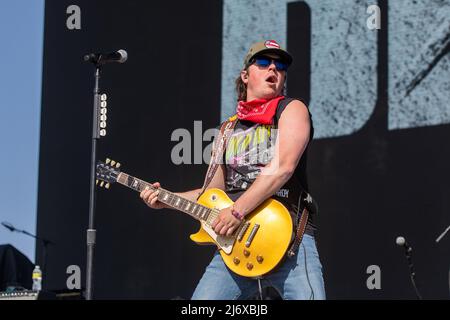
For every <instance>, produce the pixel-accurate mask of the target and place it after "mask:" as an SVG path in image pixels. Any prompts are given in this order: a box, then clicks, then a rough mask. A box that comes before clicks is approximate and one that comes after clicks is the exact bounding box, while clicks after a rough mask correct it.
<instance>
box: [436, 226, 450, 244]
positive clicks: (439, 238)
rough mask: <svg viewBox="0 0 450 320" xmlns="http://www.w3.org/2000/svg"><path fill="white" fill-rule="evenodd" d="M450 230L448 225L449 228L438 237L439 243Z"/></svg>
mask: <svg viewBox="0 0 450 320" xmlns="http://www.w3.org/2000/svg"><path fill="white" fill-rule="evenodd" d="M449 230H450V226H448V227H447V229H445V231H444V232H442V233H441V235H440V236H439V237H437V239H436V243H438V242H439V241H441V240H442V238H443V237H444V236H445V235H446V234H447V232H448V231H449Z"/></svg>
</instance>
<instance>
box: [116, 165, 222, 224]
mask: <svg viewBox="0 0 450 320" xmlns="http://www.w3.org/2000/svg"><path fill="white" fill-rule="evenodd" d="M117 182H119V183H120V184H122V185H124V186H126V187H128V188H130V189H133V190H135V191H138V192H141V191H143V190H145V188H149V189H150V190H157V189H158V190H159V194H158V201H161V202H162V203H164V204H166V205H168V206H169V207H170V208H172V209H175V210H179V211H182V212H184V213H187V214H188V215H190V216H191V217H193V218H194V219H197V220H199V221H204V222H207V223H208V224H210V223H211V222H212V221H211V220H213V219H214V218H215V210H214V209H210V208H208V207H205V206H203V205H201V204H198V203H197V202H193V201H190V200H188V199H186V198H183V197H181V196H179V195H177V194H175V193H173V192H170V191H167V190H165V189H163V188H155V187H153V186H152V185H151V184H150V183H148V182H145V181H143V180H141V179H138V178H135V177H133V176H130V175H129V174H126V173H123V172H121V173H120V174H119V176H118V177H117Z"/></svg>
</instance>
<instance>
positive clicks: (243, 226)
mask: <svg viewBox="0 0 450 320" xmlns="http://www.w3.org/2000/svg"><path fill="white" fill-rule="evenodd" d="M248 227H250V222H248V221H247V222H245V223H244V224H243V225H242V228H241V230H240V231H239V234H238V236H237V240H238V241H241V240H242V238H243V237H244V234H245V232H246V231H247V229H248Z"/></svg>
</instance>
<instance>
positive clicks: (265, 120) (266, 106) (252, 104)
mask: <svg viewBox="0 0 450 320" xmlns="http://www.w3.org/2000/svg"><path fill="white" fill-rule="evenodd" d="M281 99H284V96H279V97H276V98H273V99H271V100H266V99H255V100H251V101H247V102H245V101H239V103H238V105H237V108H236V113H237V116H238V118H239V119H240V120H246V121H251V122H255V123H260V124H273V117H274V115H275V112H276V110H277V106H278V102H279V101H280V100H281Z"/></svg>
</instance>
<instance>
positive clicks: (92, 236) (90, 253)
mask: <svg viewBox="0 0 450 320" xmlns="http://www.w3.org/2000/svg"><path fill="white" fill-rule="evenodd" d="M94 80H95V84H94V110H93V114H92V149H91V177H90V197H89V226H88V230H87V232H86V244H87V265H86V300H92V283H93V273H94V247H95V243H96V232H97V230H95V225H94V222H95V198H96V197H95V196H96V192H95V191H96V188H95V166H96V159H97V140H98V139H99V138H100V132H99V113H100V110H99V109H100V93H99V81H100V65H99V64H98V63H97V62H96V63H95V74H94Z"/></svg>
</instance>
